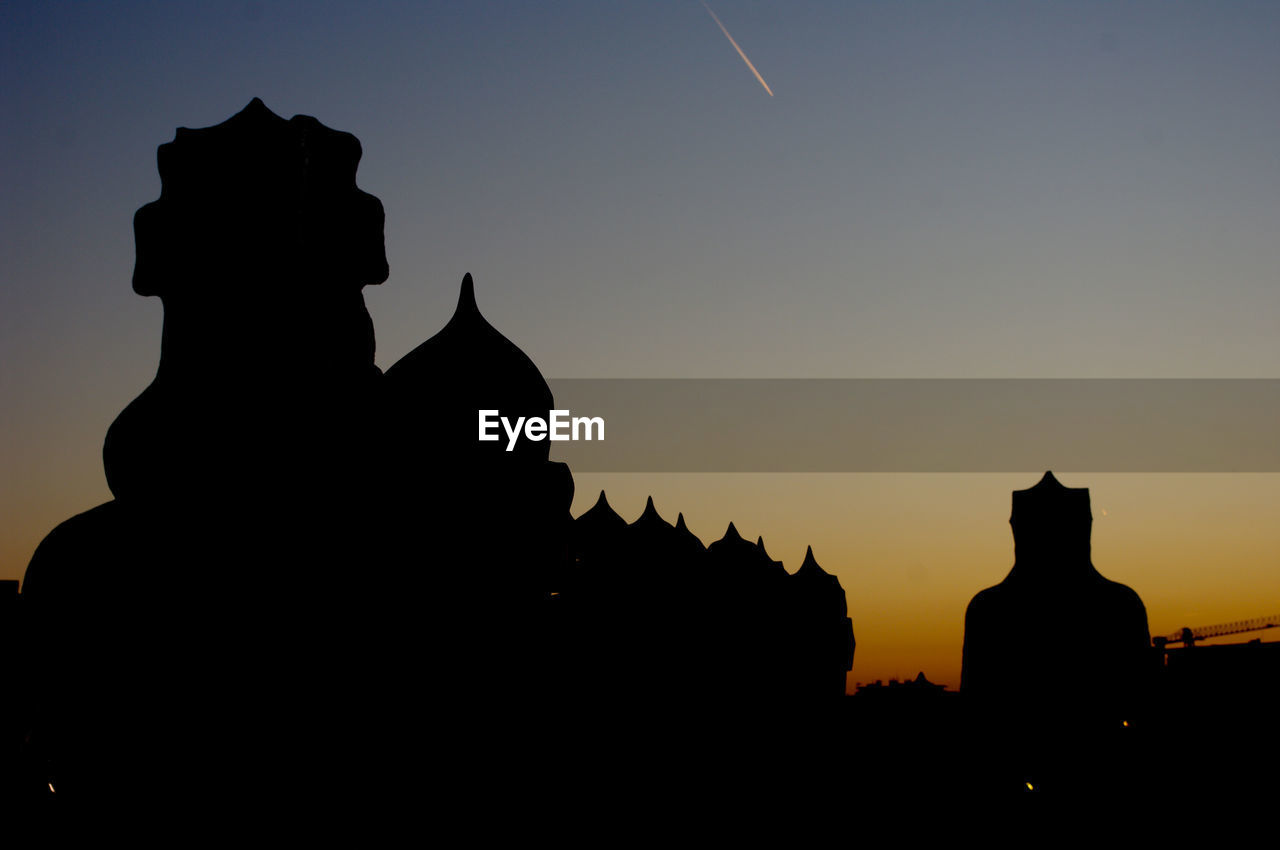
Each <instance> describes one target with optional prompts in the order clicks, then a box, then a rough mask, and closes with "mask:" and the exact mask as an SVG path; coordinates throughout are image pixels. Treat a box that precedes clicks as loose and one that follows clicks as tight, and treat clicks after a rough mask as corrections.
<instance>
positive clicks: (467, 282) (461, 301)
mask: <svg viewBox="0 0 1280 850" xmlns="http://www.w3.org/2000/svg"><path fill="white" fill-rule="evenodd" d="M454 312H456V313H479V312H480V308H479V307H477V306H476V285H475V281H473V280H472V279H471V272H467V273H466V274H465V275H463V277H462V288H461V289H460V290H459V292H458V309H457V310H456V311H454ZM601 492H602V493H603V492H604V491H601Z"/></svg>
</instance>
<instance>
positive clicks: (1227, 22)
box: [0, 0, 1280, 687]
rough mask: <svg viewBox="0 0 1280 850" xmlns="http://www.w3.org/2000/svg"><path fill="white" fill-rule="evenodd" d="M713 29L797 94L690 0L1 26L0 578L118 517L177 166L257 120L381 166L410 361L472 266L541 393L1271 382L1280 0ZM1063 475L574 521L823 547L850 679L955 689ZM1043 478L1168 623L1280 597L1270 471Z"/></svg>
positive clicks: (1277, 323)
mask: <svg viewBox="0 0 1280 850" xmlns="http://www.w3.org/2000/svg"><path fill="white" fill-rule="evenodd" d="M710 7H711V8H712V9H713V10H714V11H715V13H716V15H717V16H718V17H719V19H720V21H721V22H722V24H723V26H724V28H725V29H726V30H727V31H728V33H730V34H731V35H732V38H733V39H734V40H735V41H736V42H737V44H738V45H739V47H740V48H741V50H742V51H743V53H744V54H745V55H746V56H747V57H749V59H750V62H751V63H752V64H753V65H754V66H755V69H756V70H757V72H758V73H759V75H760V77H761V78H762V79H763V81H767V85H768V87H769V89H771V91H772V96H770V94H769V93H767V92H766V91H765V89H764V87H763V86H762V85H761V82H760V81H759V80H757V78H756V76H755V75H754V74H753V72H752V70H751V69H750V68H749V67H748V66H747V65H746V63H744V61H743V60H742V58H741V57H740V56H739V54H738V53H737V51H735V49H734V46H733V45H732V44H730V42H729V41H728V40H727V39H726V38H725V35H724V33H722V31H721V29H720V27H719V26H717V23H716V21H715V20H713V19H712V17H711V16H710V15H708V13H707V9H705V8H704V7H703V5H702V4H701V3H700V2H698V0H681V1H680V2H674V0H670V1H669V0H659V1H658V2H654V0H627V1H626V2H564V3H559V2H557V3H538V4H534V3H514V2H501V3H500V2H467V3H409V2H405V3H387V4H375V3H360V4H357V3H322V2H310V3H273V2H247V3H225V4H195V3H182V2H173V3H119V4H37V3H29V2H9V3H5V4H3V5H0V79H3V80H4V84H3V85H2V86H0V108H2V109H3V114H4V116H5V119H4V121H3V122H2V123H0V156H2V159H0V175H2V178H3V179H2V182H0V270H2V271H3V278H2V284H0V578H20V577H21V576H22V574H23V572H24V571H25V569H26V564H27V562H28V560H29V559H30V557H31V553H32V551H33V550H34V549H35V547H36V545H37V544H38V543H39V542H40V540H41V539H42V537H43V536H44V535H45V534H47V533H48V531H49V530H50V529H51V528H53V527H54V526H55V525H57V524H58V523H59V522H61V521H62V520H63V519H66V518H67V517H69V516H71V515H73V514H75V513H78V512H80V511H83V510H85V509H88V508H90V507H92V506H94V505H96V504H99V503H101V502H103V501H105V500H107V499H109V498H110V493H109V491H108V490H107V487H106V483H105V479H104V476H103V472H102V462H101V448H102V440H103V436H104V435H105V432H106V429H107V426H108V425H109V424H110V423H111V421H112V420H113V419H114V418H115V416H116V415H117V414H118V413H119V411H120V410H121V409H122V408H123V407H124V406H125V405H126V404H127V403H128V402H129V401H130V400H131V399H132V398H134V397H135V396H136V395H137V394H138V392H139V391H141V390H142V389H143V388H144V387H145V386H146V385H147V383H148V382H149V381H150V379H151V377H152V376H153V374H154V371H155V367H156V363H157V360H158V354H159V343H160V326H161V316H162V312H161V305H160V303H159V300H158V299H154V298H151V299H144V298H141V297H139V296H137V295H135V294H134V293H133V292H132V290H131V288H130V276H131V274H132V269H133V261H134V254H133V252H134V248H133V230H132V217H133V214H134V211H135V210H136V209H137V208H138V207H139V206H141V205H143V204H144V203H146V202H148V201H150V200H153V199H155V198H156V197H157V196H158V194H159V190H160V180H159V176H158V174H157V171H156V160H155V156H156V154H155V152H156V147H157V146H158V145H160V144H162V143H164V142H167V141H169V140H171V139H172V138H173V134H174V129H175V127H178V126H189V127H204V126H209V125H212V124H217V123H219V122H221V121H223V120H225V119H226V118H228V117H230V116H231V115H232V114H234V113H236V112H238V111H239V110H240V109H242V108H243V107H244V106H245V104H246V103H248V101H249V100H250V99H251V98H252V97H255V96H257V97H261V98H262V99H263V101H264V102H265V103H266V105H267V106H268V107H269V108H271V109H272V110H274V111H275V112H276V113H278V114H280V115H283V116H285V117H289V116H292V115H294V114H306V115H313V116H315V117H316V118H318V119H319V120H320V121H322V122H323V123H325V124H326V125H328V126H330V127H334V128H336V129H340V130H345V131H349V132H351V133H353V134H355V135H356V136H357V137H358V138H359V139H360V141H361V143H362V145H363V149H364V158H363V160H362V163H361V166H360V169H359V172H358V182H359V184H360V186H361V188H363V189H364V190H365V191H367V192H370V193H372V194H374V195H376V196H377V197H379V198H380V199H381V200H382V203H383V205H384V207H385V209H386V213H387V223H386V249H387V256H388V260H389V262H390V265H391V276H390V279H389V280H388V281H387V282H386V283H385V284H382V285H381V286H377V287H371V288H369V289H367V290H366V291H365V297H366V301H367V303H368V305H369V309H370V312H371V313H372V315H373V318H374V322H375V325H376V328H377V334H378V364H379V365H380V366H382V367H383V368H384V369H385V368H387V367H389V366H390V365H391V364H392V363H394V362H395V361H396V360H397V359H398V358H399V357H401V356H402V355H403V354H405V353H407V352H408V351H409V350H410V349H412V348H413V347H414V346H416V345H417V344H418V343H419V342H421V341H422V340H423V339H425V338H426V337H428V336H430V335H431V334H434V333H435V332H436V331H437V330H438V329H439V328H440V327H441V326H442V325H443V324H444V322H445V321H447V319H448V317H449V315H450V313H451V312H452V309H453V305H454V302H455V301H456V299H457V291H458V284H459V281H460V280H461V278H462V276H463V274H464V273H465V272H471V273H472V274H473V275H474V276H475V280H476V291H477V300H478V302H479V306H480V309H481V310H482V311H483V312H484V314H485V316H486V317H487V318H488V319H489V321H490V322H492V323H493V324H494V325H495V326H496V327H497V328H498V329H500V330H501V331H502V332H503V333H505V334H506V335H507V336H508V337H509V338H510V339H512V340H513V341H514V342H516V343H517V344H518V345H519V346H521V347H522V348H523V349H524V351H525V352H527V353H528V354H529V355H530V356H531V357H532V358H533V360H534V361H535V362H536V363H537V364H538V366H539V367H540V368H541V370H542V372H543V374H544V375H546V376H547V377H548V378H580V377H592V378H634V377H662V378H667V377H672V378H676V377H678V378H686V377H729V378H766V377H767V378H792V377H794V378H814V377H822V378H855V377H857V378H923V377H928V378H979V377H981V378H1006V377H1018V378H1243V377H1249V378H1276V377H1280V339H1278V338H1277V328H1278V327H1280V286H1278V285H1277V283H1280V281H1278V280H1277V272H1278V270H1280V239H1277V233H1278V232H1280V230H1278V228H1280V155H1278V154H1277V151H1280V95H1278V91H1280V90H1278V89H1277V86H1276V80H1278V79H1280V51H1278V50H1276V45H1277V44H1280V5H1276V4H1274V3H1249V2H1233V3H1229V4H1223V3H1216V2H1207V1H1206V2H1195V3H1183V2H1163V1H1162V2H1130V3H1123V4H1119V3H1110V2H1058V3H1051V2H1007V3H1002V2H981V3H979V2H972V3H970V2H953V3H942V2H930V3H924V2H920V3H917V2H907V0H903V1H902V2H892V3H890V2H868V3H863V2H847V0H842V2H816V1H815V2H806V0H788V2H752V3H747V2H742V0H717V2H711V3H710ZM264 366H266V367H268V368H269V366H270V364H264ZM1216 438H1217V435H1215V434H1214V433H1205V434H1204V439H1205V440H1206V441H1212V440H1214V439H1216ZM1043 471H1044V468H1043V467H1041V468H1031V469H1027V470H1026V471H1025V473H1020V474H1011V473H1001V474H995V473H991V474H955V473H952V474H941V473H938V474H929V473H909V474H908V473H897V474H893V473H876V474H769V475H763V474H760V475H757V474H697V475H695V474H678V473H663V474H658V473H654V474H645V473H627V474H610V473H604V472H600V473H594V472H593V473H578V474H577V475H575V478H576V482H577V499H576V501H575V504H574V513H575V514H578V513H581V512H582V511H583V510H585V509H586V508H587V507H589V506H590V505H591V504H592V503H593V502H594V501H595V499H596V496H597V494H598V492H599V490H600V489H601V488H604V489H606V490H607V491H608V494H609V499H610V501H611V503H612V504H613V505H614V507H615V508H616V509H617V510H618V511H619V512H620V513H621V514H622V515H623V516H624V517H626V518H627V519H628V520H631V519H634V518H636V517H637V516H638V515H639V514H640V512H641V510H642V509H643V507H644V501H645V497H646V496H648V495H650V494H652V495H653V497H654V499H655V503H656V506H657V508H658V510H659V512H660V513H661V514H662V515H663V516H665V517H666V518H667V519H669V520H671V521H674V520H675V517H676V514H677V512H680V511H683V512H684V514H685V518H686V520H687V521H688V523H689V526H690V528H691V529H692V530H693V531H694V532H695V533H696V534H698V535H699V536H700V537H701V538H702V539H703V541H704V542H710V541H712V540H714V539H716V538H718V537H720V536H721V534H722V533H723V532H724V529H725V527H726V526H727V524H728V523H729V521H731V520H732V521H734V522H735V523H736V525H737V527H738V528H739V530H740V531H741V532H742V534H743V535H744V536H746V537H749V538H751V539H754V538H755V537H756V536H757V535H763V536H764V538H765V541H766V544H767V545H768V548H769V552H770V553H771V555H772V556H773V557H774V558H777V559H781V560H783V561H784V562H785V564H786V566H787V567H788V568H789V569H790V570H792V571H794V570H795V569H796V568H797V567H798V566H799V564H800V562H801V560H802V558H803V555H804V550H805V546H806V545H809V544H812V546H813V548H814V553H815V555H816V557H817V559H818V561H819V562H820V563H821V564H822V565H823V566H824V567H825V568H827V569H828V570H829V571H830V572H833V573H835V574H836V575H837V576H839V578H840V580H841V583H842V584H843V586H844V588H845V590H846V591H847V596H848V602H849V609H850V614H851V616H852V617H853V620H854V629H855V633H856V635H857V639H858V650H857V656H856V658H855V666H854V671H853V672H852V673H851V674H850V682H851V684H852V683H853V682H866V681H870V680H874V679H878V678H883V679H887V678H889V677H891V676H898V677H903V676H914V675H915V674H916V673H917V672H918V671H921V670H923V671H924V672H925V673H926V675H927V676H929V678H931V679H933V680H934V681H940V682H945V683H947V684H949V685H951V686H953V687H954V686H958V684H959V670H960V647H961V641H962V637H963V616H964V608H965V605H966V604H967V602H968V600H969V599H970V597H972V595H973V594H974V593H975V592H977V591H978V590H980V589H982V588H984V587H987V586H989V585H992V584H994V583H996V582H998V581H999V580H1000V579H1002V578H1003V577H1004V575H1005V574H1006V573H1007V572H1008V569H1009V567H1010V566H1011V564H1012V560H1013V547H1012V539H1011V536H1010V533H1009V526H1008V517H1009V505H1010V496H1009V494H1010V491H1011V490H1014V489H1021V488H1025V487H1029V486H1031V485H1033V484H1034V483H1035V482H1036V481H1037V480H1038V479H1039V477H1040V475H1041V474H1042V473H1043ZM1055 473H1057V474H1058V477H1059V478H1060V479H1061V480H1062V482H1063V483H1064V484H1066V485H1067V486H1071V487H1089V488H1090V490H1091V493H1092V499H1093V514H1094V536H1093V543H1094V563H1095V565H1096V566H1097V567H1098V569H1099V570H1100V571H1101V572H1102V573H1103V574H1104V575H1106V576H1108V577H1109V578H1112V579H1115V580H1117V581H1122V582H1124V583H1126V584H1128V585H1130V586H1131V587H1133V588H1134V589H1135V590H1137V591H1138V593H1139V594H1140V595H1141V596H1142V598H1143V600H1144V601H1145V603H1146V606H1147V611H1148V617H1149V622H1150V626H1151V630H1152V632H1153V633H1155V634H1162V633H1168V632H1172V631H1175V630H1176V629H1178V628H1180V627H1182V626H1184V625H1190V626H1198V625H1209V624H1213V623H1218V622H1224V621H1230V620H1239V619H1246V618H1251V617H1257V616H1262V615H1266V614H1272V613H1277V612H1280V523H1277V521H1276V517H1277V515H1280V475H1277V474H1263V473H1250V472H1240V473H1236V474H1209V473H1200V474H1178V473H1160V474H1118V473H1109V472H1105V471H1097V470H1088V469H1080V470H1072V469H1055ZM227 570H228V572H229V573H230V574H234V573H235V571H236V565H234V564H228V565H227ZM353 573H354V574H355V575H354V578H355V579H356V580H357V581H358V579H359V576H358V568H357V567H353ZM1037 638H1041V639H1048V640H1055V639H1056V640H1070V639H1071V636H1070V635H1062V636H1052V635H1048V636H1037Z"/></svg>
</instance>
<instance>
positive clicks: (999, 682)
mask: <svg viewBox="0 0 1280 850" xmlns="http://www.w3.org/2000/svg"><path fill="white" fill-rule="evenodd" d="M1009 522H1010V525H1011V526H1012V527H1013V536H1014V566H1013V569H1012V570H1010V572H1009V575H1008V576H1007V577H1006V578H1005V579H1004V581H1002V582H1000V584H998V585H996V586H994V587H990V588H987V589H986V590H983V591H982V592H980V593H978V594H977V595H976V596H975V597H974V598H973V600H972V601H971V602H970V603H969V608H968V611H967V612H966V614H965V638H964V659H963V670H962V674H961V675H962V679H961V690H962V692H963V693H964V694H965V695H966V699H968V700H969V701H970V703H971V705H974V706H975V707H976V708H977V710H978V711H980V712H983V713H985V714H986V716H987V718H988V720H989V722H990V723H991V724H993V725H994V726H995V727H997V728H1000V729H1003V730H1005V731H1003V732H1001V733H1000V734H1001V735H1005V736H1008V737H1017V736H1021V737H1022V738H1023V739H1024V740H1025V741H1028V742H1031V741H1035V740H1044V739H1047V737H1048V736H1055V740H1059V741H1065V740H1072V741H1075V740H1077V739H1078V737H1079V736H1085V738H1084V739H1087V738H1088V736H1089V735H1091V734H1093V733H1097V732H1099V731H1100V730H1118V729H1120V728H1122V725H1123V723H1124V722H1125V721H1126V720H1127V719H1129V718H1131V717H1132V712H1133V711H1135V710H1136V708H1137V704H1136V703H1137V701H1138V700H1139V699H1140V698H1141V695H1142V689H1143V687H1144V684H1145V681H1146V675H1147V664H1148V656H1149V634H1148V632H1147V615H1146V609H1145V607H1144V606H1143V604H1142V600H1141V599H1139V598H1138V595H1137V594H1136V593H1134V592H1133V591H1132V590H1131V589H1129V588H1128V587H1126V586H1125V585H1123V584H1119V583H1117V582H1113V581H1109V580H1108V579H1106V578H1103V576H1102V575H1101V574H1100V573H1099V572H1098V571H1097V570H1096V569H1094V567H1093V564H1092V562H1091V555H1090V540H1089V538H1090V530H1091V527H1092V523H1093V517H1092V514H1091V512H1090V510H1089V491H1088V490H1087V489H1084V488H1068V487H1064V486H1063V485H1062V484H1060V483H1059V482H1058V480H1057V479H1056V478H1054V477H1053V474H1052V473H1049V472H1046V473H1045V475H1044V477H1043V478H1042V479H1041V480H1040V482H1039V483H1038V484H1036V485H1035V486H1034V487H1032V488H1031V489H1029V490H1016V491H1014V493H1013V514H1012V516H1011V518H1010V520H1009ZM1084 739H1082V740H1084ZM1028 746H1032V745H1031V744H1028ZM1049 770H1050V772H1051V773H1052V772H1053V771H1052V768H1050V769H1049ZM1064 770H1065V768H1064Z"/></svg>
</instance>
